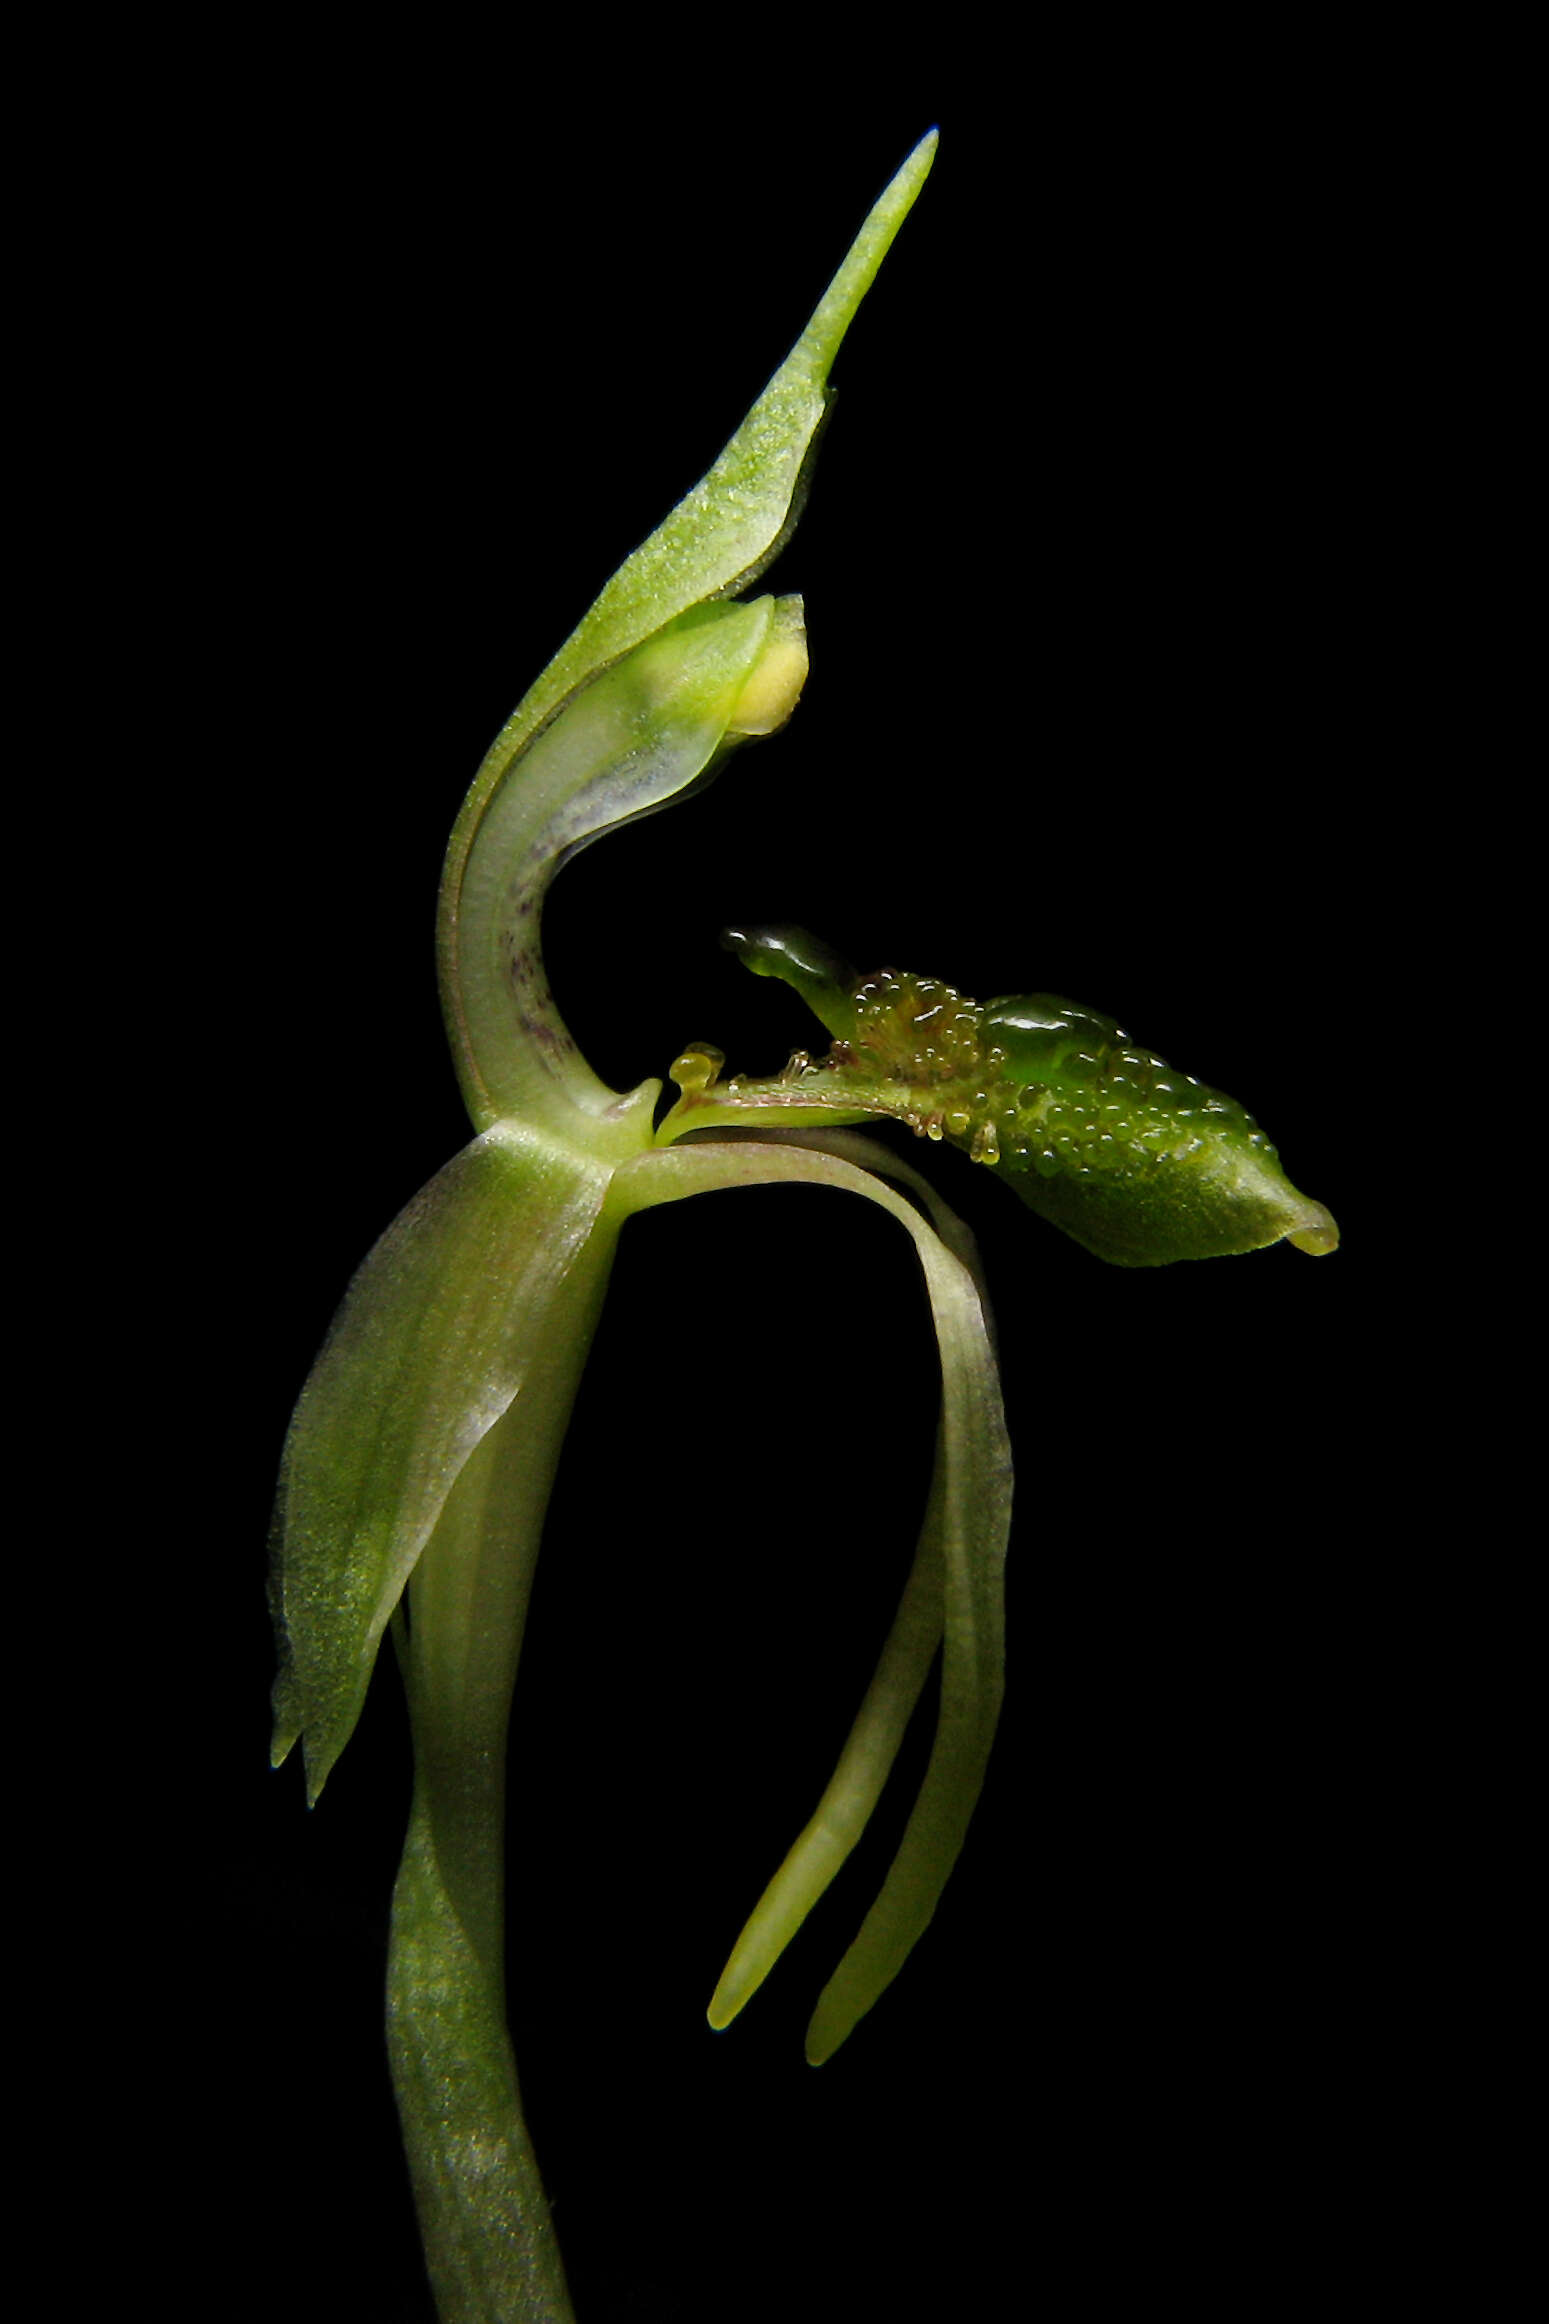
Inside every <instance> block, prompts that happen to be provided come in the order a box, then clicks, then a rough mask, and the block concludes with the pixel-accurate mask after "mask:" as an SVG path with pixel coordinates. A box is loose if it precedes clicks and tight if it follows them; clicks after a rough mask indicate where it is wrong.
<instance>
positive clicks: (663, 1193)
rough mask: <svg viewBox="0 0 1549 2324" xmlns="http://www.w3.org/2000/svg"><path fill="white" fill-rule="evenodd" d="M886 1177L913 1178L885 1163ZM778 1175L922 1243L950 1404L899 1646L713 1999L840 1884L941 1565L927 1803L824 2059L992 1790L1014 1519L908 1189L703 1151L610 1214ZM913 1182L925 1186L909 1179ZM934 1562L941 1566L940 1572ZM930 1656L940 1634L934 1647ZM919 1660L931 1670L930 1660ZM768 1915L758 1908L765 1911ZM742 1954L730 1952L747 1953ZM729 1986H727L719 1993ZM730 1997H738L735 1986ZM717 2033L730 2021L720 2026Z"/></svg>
mask: <svg viewBox="0 0 1549 2324" xmlns="http://www.w3.org/2000/svg"><path fill="white" fill-rule="evenodd" d="M845 1143H846V1147H847V1149H848V1150H849V1151H850V1152H853V1151H854V1150H855V1149H856V1148H860V1150H861V1151H863V1152H864V1153H865V1154H866V1156H867V1159H868V1160H871V1159H875V1160H876V1162H877V1164H878V1167H882V1166H888V1167H889V1168H895V1167H896V1174H898V1175H901V1176H906V1177H908V1178H909V1179H911V1180H914V1177H915V1174H914V1173H913V1172H912V1171H909V1170H908V1166H907V1165H901V1166H894V1164H893V1158H892V1157H891V1156H886V1157H883V1156H881V1155H877V1156H875V1157H873V1155H872V1153H871V1150H870V1149H869V1148H867V1147H865V1145H864V1141H860V1140H853V1139H852V1140H847V1141H845ZM780 1180H789V1181H804V1182H806V1183H809V1184H816V1185H828V1186H838V1187H843V1188H845V1189H846V1190H847V1191H849V1192H851V1193H855V1194H861V1195H864V1196H865V1197H866V1198H867V1199H868V1200H869V1201H872V1202H875V1203H877V1204H879V1205H880V1206H881V1208H883V1209H884V1210H888V1211H890V1212H891V1213H892V1214H893V1216H894V1217H895V1218H897V1219H898V1220H899V1221H900V1222H901V1223H902V1224H903V1225H904V1226H905V1227H906V1228H907V1229H908V1231H909V1233H910V1234H911V1235H912V1236H913V1238H914V1243H915V1248H916V1251H917V1253H918V1256H919V1259H920V1264H921V1268H922V1270H923V1272H924V1275H925V1281H926V1288H927V1290H928V1292H929V1295H930V1301H931V1310H932V1314H933V1316H934V1318H935V1323H936V1335H937V1341H938V1345H939V1347H940V1350H941V1367H942V1408H941V1424H940V1435H939V1441H938V1459H937V1471H936V1477H935V1480H934V1482H933V1486H932V1509H931V1512H930V1514H929V1515H928V1517H927V1521H926V1526H925V1529H924V1532H923V1534H922V1537H921V1546H920V1550H919V1552H918V1553H917V1556H916V1565H915V1572H914V1573H912V1574H911V1576H910V1580H909V1583H908V1584H907V1585H906V1588H905V1593H904V1600H903V1603H902V1605H901V1606H900V1609H899V1617H898V1620H897V1622H896V1623H895V1625H894V1633H893V1636H892V1637H890V1639H889V1641H888V1644H887V1646H886V1647H885V1648H884V1650H883V1655H882V1660H881V1662H880V1663H879V1665H878V1669H877V1674H876V1676H875V1678H874V1679H873V1683H872V1688H871V1690H870V1691H869V1692H868V1695H867V1699H866V1702H865V1703H864V1704H863V1706H862V1710H861V1715H860V1718H859V1719H858V1720H857V1722H856V1728H855V1730H853V1731H852V1735H851V1738H850V1741H849V1742H848V1743H847V1744H846V1747H845V1751H844V1753H843V1755H842V1756H841V1761H840V1766H839V1769H838V1771H837V1772H836V1775H835V1778H834V1782H833V1784H832V1785H830V1787H829V1792H828V1793H825V1795H824V1800H823V1802H822V1803H821V1804H820V1806H819V1810H818V1814H817V1816H816V1817H815V1818H814V1819H813V1824H814V1826H815V1827H817V1829H816V1830H815V1831H813V1829H812V1827H809V1832H810V1833H811V1835H812V1836H811V1837H810V1839H809V1837H808V1835H803V1839H802V1840H801V1841H798V1843H797V1847H796V1849H794V1850H793V1851H792V1855H791V1857H790V1858H788V1859H787V1862H786V1865H784V1866H782V1868H781V1871H780V1873H779V1874H777V1875H776V1879H775V1882H774V1883H773V1885H772V1890H771V1892H769V1894H768V1895H767V1896H766V1899H765V1902H764V1904H761V1905H760V1907H759V1909H758V1911H757V1912H756V1913H755V1915H754V1923H755V1924H759V1925H758V1926H757V1928H756V1929H755V1928H754V1926H753V1924H750V1931H752V1933H751V1934H750V1933H749V1932H745V1933H744V1939H743V1945H746V1947H747V1951H746V1954H745V1956H744V1958H743V1960H742V1961H741V1963H740V1965H739V1962H738V1957H737V1956H736V1955H734V1957H733V1964H732V1966H731V1967H730V1968H729V1969H728V1978H730V1979H732V1980H733V1988H734V1990H733V1993H732V1995H730V1996H728V1995H726V1994H725V1992H724V1990H722V1991H718V2003H722V2004H724V2005H725V2009H726V2015H727V2016H729V2015H730V2014H732V2012H733V2011H734V2010H735V2008H736V2007H737V2006H740V2001H741V2000H742V1999H745V1998H746V1995H747V1993H749V1992H751V1991H752V1990H753V1987H754V1986H755V1985H756V1984H757V1982H758V1981H759V1978H761V1977H762V1976H763V1975H764V1974H765V1973H766V1971H767V1969H768V1967H769V1965H770V1963H771V1962H772V1961H773V1959H774V1958H775V1955H776V1954H777V1953H778V1951H779V1950H780V1947H781V1946H782V1945H783V1944H784V1943H785V1942H787V1941H788V1940H789V1937H790V1935H791V1933H792V1932H793V1931H794V1929H795V1928H796V1927H797V1926H799V1924H800V1922H801V1920H802V1918H803V1917H804V1916H805V1914H806V1912H807V1911H808V1910H810V1908H811V1905H812V1903H813V1902H814V1901H815V1899H816V1897H817V1896H818V1895H819V1894H821V1892H822V1889H823V1888H824V1887H825V1886H826V1885H827V1882H828V1880H829V1879H831V1878H832V1876H833V1873H834V1871H835V1870H836V1869H837V1867H838V1865H839V1864H840V1863H841V1862H842V1861H843V1859H844V1856H845V1855H846V1854H847V1853H848V1851H849V1848H850V1847H851V1846H853V1844H854V1839H855V1837H856V1836H857V1835H858V1833H859V1830H860V1828H861V1826H862V1825H863V1824H864V1822H865V1819H866V1815H867V1814H868V1813H869V1812H870V1804H871V1801H872V1800H874V1799H875V1797H876V1794H877V1792H878V1791H880V1789H881V1783H882V1780H883V1778H884V1777H885V1775H886V1772H887V1767H888V1765H889V1764H890V1763H891V1759H892V1756H893V1753H894V1752H896V1749H897V1743H898V1739H899V1737H900V1736H901V1734H902V1731H903V1726H904V1725H905V1724H906V1723H907V1720H908V1716H909V1711H910V1710H911V1709H912V1707H913V1703H914V1700H915V1698H916V1696H917V1695H918V1692H919V1688H920V1685H921V1684H922V1683H923V1679H924V1675H925V1669H926V1668H928V1666H929V1660H930V1654H929V1652H927V1651H926V1640H927V1638H929V1637H930V1633H931V1630H932V1629H933V1627H934V1624H933V1621H932V1618H931V1616H930V1614H929V1611H928V1588H934V1587H936V1586H937V1584H936V1579H935V1577H936V1574H937V1572H938V1571H939V1588H940V1593H941V1595H940V1606H941V1622H942V1629H943V1641H944V1653H943V1658H942V1689H941V1712H940V1717H939V1720H938V1724H937V1730H936V1739H935V1744H934V1747H933V1749H932V1752H931V1758H930V1764H929V1767H928V1768H927V1770H926V1775H925V1780H924V1783H923V1785H922V1787H921V1791H920V1796H919V1799H918V1800H917V1801H916V1803H915V1807H914V1811H913V1814H912V1815H911V1816H910V1819H909V1823H908V1827H907V1829H906V1830H905V1833H904V1837H903V1841H902V1843H901V1845H900V1848H899V1851H898V1855H897V1857H896V1858H895V1859H894V1863H893V1866H892V1869H891V1870H890V1871H889V1873H888V1875H887V1878H886V1880H885V1881H884V1883H883V1887H882V1892H881V1894H880V1896H879V1897H878V1899H877V1901H876V1903H875V1904H874V1905H873V1907H872V1909H871V1911H870V1912H869V1913H868V1914H867V1916H866V1919H865V1922H864V1923H863V1925H862V1928H861V1931H860V1934H859V1936H858V1937H857V1938H856V1940H855V1943H854V1944H853V1945H852V1946H851V1947H850V1950H849V1951H848V1953H846V1955H845V1957H844V1959H843V1961H842V1962H841V1963H840V1966H839V1968H838V1970H837V1971H836V1973H835V1975H834V1977H833V1978H832V1979H831V1980H830V1982H829V1984H828V1986H827V1987H826V1989H825V1991H824V1993H823V1995H822V1997H821V1999H820V2001H819V2003H818V2008H817V2012H816V2014H815V2016H814V2018H813V2021H812V2025H811V2028H810V2029H809V2032H808V2039H807V2055H808V2057H809V2058H810V2059H811V2061H812V2062H813V2064H815V2065H816V2064H821V2063H822V2061H823V2060H824V2059H825V2058H827V2057H830V2056H832V2054H833V2052H834V2051H835V2050H836V2049H837V2048H838V2047H839V2045H840V2043H841V2042H842V2041H843V2040H844V2039H845V2036H846V2035H847V2034H848V2033H849V2032H850V2030H851V2028H852V2027H853V2026H854V2025H855V2023H856V2022H857V2020H858V2019H859V2018H860V2017H862V2016H863V2015H864V2014H865V2012H866V2011H867V2010H868V2009H869V2008H870V2007H871V2005H872V2003H873V2002H874V2001H876V2000H877V1998H878V1996H879V1995H880V1994H881V1993H882V1992H883V1991H884V1990H885V1989H886V1987H887V1986H888V1985H889V1984H890V1983H891V1982H892V1980H893V1978H894V1977H895V1976H896V1975H897V1974H898V1971H899V1969H900V1968H901V1967H902V1966H903V1963H904V1961H905V1960H906V1959H907V1957H908V1955H909V1952H910V1951H911V1949H912V1947H913V1946H914V1944H915V1942H916V1940H917V1939H918V1938H919V1937H920V1935H921V1934H922V1933H923V1931H924V1929H925V1928H926V1926H927V1925H928V1923H929V1921H930V1919H931V1915H932V1914H933V1913H934V1911H935V1908H936V1903H937V1900H938V1898H939V1897H940V1894H941V1891H942V1888H943V1887H944V1885H945V1883H946V1880H947V1876H948V1874H949V1873H950V1872H951V1869H952V1866H953V1864H954V1863H955V1862H956V1860H957V1856H958V1853H959V1851H960V1849H961V1847H962V1844H963V1840H964V1837H965V1836H966V1833H967V1829H968V1824H969V1821H970V1818H971V1817H972V1814H973V1810H974V1806H975V1804H976V1802H977V1800H978V1796H979V1792H980V1789H981V1788H982V1785H983V1782H984V1772H985V1767H986V1764H987V1761H988V1758H989V1752H990V1746H991V1743H992V1741H993V1739H994V1733H995V1725H996V1720H997V1718H998V1716H999V1711H1000V1699H1001V1692H1002V1688H1003V1683H1004V1660H1005V1644H1004V1611H1003V1569H1004V1562H1005V1552H1006V1538H1007V1533H1008V1531H1009V1527H1010V1517H1011V1455H1010V1447H1009V1444H1008V1442H1007V1437H1006V1427H1005V1418H1004V1415H1003V1413H1002V1410H1001V1402H1000V1386H999V1380H998V1376H997V1373H996V1367H995V1356H994V1349H993V1345H992V1343H991V1339H990V1333H989V1326H988V1322H987V1320H986V1313H985V1308H984V1303H983V1300H982V1298H981V1295H980V1290H979V1286H978V1284H977V1283H976V1281H975V1279H974V1275H973V1273H972V1272H971V1270H970V1269H969V1267H968V1266H967V1265H965V1263H964V1261H963V1260H962V1259H961V1258H959V1257H958V1256H956V1255H955V1254H954V1253H953V1252H952V1251H950V1250H949V1249H948V1248H947V1247H946V1245H945V1244H944V1242H943V1241H942V1240H941V1238H940V1237H939V1236H938V1235H937V1234H936V1233H935V1232H934V1231H933V1230H932V1228H931V1227H930V1226H929V1225H928V1224H927V1223H926V1221H925V1220H924V1219H922V1218H921V1217H920V1216H919V1214H918V1212H917V1211H915V1210H914V1209H913V1208H912V1207H911V1205H910V1204H908V1203H907V1202H905V1201H904V1200H903V1199H902V1197H901V1196H899V1195H897V1194H895V1193H893V1191H892V1190H891V1189H890V1188H889V1187H886V1186H883V1185H881V1184H880V1183H879V1182H878V1180H877V1179H876V1178H875V1177H873V1176H872V1175H871V1174H870V1172H869V1171H868V1170H866V1169H863V1168H857V1167H856V1164H855V1162H854V1161H853V1160H851V1159H849V1158H847V1155H841V1154H840V1153H838V1152H835V1151H825V1150H823V1149H821V1148H816V1147H811V1146H805V1145H798V1144H794V1143H791V1144H779V1145H776V1144H773V1143H765V1142H762V1141H760V1142H757V1143H754V1142H742V1141H723V1140H713V1141H712V1140H706V1141H704V1142H703V1143H699V1144H685V1145H681V1146H678V1147H674V1148H670V1149H667V1150H665V1151H658V1152H656V1153H653V1154H648V1155H642V1156H641V1157H639V1159H638V1160H636V1161H633V1162H630V1163H627V1164H625V1165H624V1167H623V1168H622V1169H621V1170H620V1171H619V1172H618V1175H617V1177H616V1178H615V1181H614V1192H613V1195H612V1197H611V1198H610V1202H611V1204H617V1205H618V1206H620V1207H621V1208H624V1209H630V1210H633V1209H645V1208H648V1207H650V1206H651V1205H652V1204H655V1203H659V1202H673V1201H677V1200H679V1199H681V1198H682V1197H684V1196H686V1195H689V1194H699V1193H706V1192H710V1191H713V1190H714V1189H716V1188H718V1187H722V1186H735V1185H759V1184H769V1183H772V1182H776V1181H780ZM915 1182H916V1183H921V1182H919V1181H915ZM938 1560H939V1566H938ZM930 1643H931V1647H932V1650H933V1647H934V1640H933V1639H931V1641H930ZM922 1657H923V1667H922ZM766 1906H767V1911H766V1909H765V1908H766ZM742 1950H743V1947H742V1945H739V1949H738V1951H739V1954H741V1953H742ZM726 1982H727V1980H724V1979H723V1989H724V1987H725V1985H726ZM737 1987H740V1989H741V1990H740V1993H738V1992H737V1991H736V1988H737ZM720 2022H725V2019H724V2017H723V2018H722V2019H721V2020H720Z"/></svg>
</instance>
